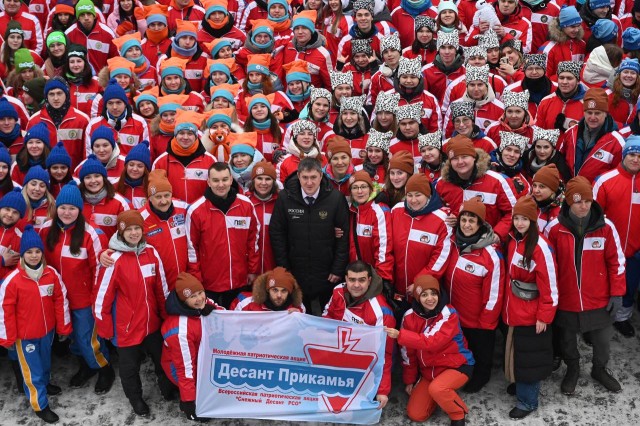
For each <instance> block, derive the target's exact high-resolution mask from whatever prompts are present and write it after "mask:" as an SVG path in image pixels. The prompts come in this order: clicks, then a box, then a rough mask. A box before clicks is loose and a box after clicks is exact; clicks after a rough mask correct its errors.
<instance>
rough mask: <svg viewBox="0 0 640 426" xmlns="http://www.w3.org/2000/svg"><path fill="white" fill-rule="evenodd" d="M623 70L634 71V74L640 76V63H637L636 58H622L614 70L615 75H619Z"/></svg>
mask: <svg viewBox="0 0 640 426" xmlns="http://www.w3.org/2000/svg"><path fill="white" fill-rule="evenodd" d="M624 70H630V71H634V72H635V73H636V74H640V61H638V59H637V58H633V59H629V58H624V59H623V60H622V62H621V63H620V66H619V67H618V69H617V70H616V74H620V73H621V72H622V71H624Z"/></svg>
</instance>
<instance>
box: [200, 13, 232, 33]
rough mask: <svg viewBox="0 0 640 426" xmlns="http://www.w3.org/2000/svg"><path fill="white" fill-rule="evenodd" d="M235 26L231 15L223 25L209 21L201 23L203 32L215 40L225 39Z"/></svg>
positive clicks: (204, 20) (205, 20)
mask: <svg viewBox="0 0 640 426" xmlns="http://www.w3.org/2000/svg"><path fill="white" fill-rule="evenodd" d="M233 24H234V20H233V19H231V17H230V16H229V15H227V17H226V18H225V19H224V20H223V21H222V23H221V24H216V23H215V22H213V21H210V20H208V19H203V20H202V22H201V25H202V30H203V31H205V32H206V33H209V34H210V35H211V36H212V37H213V38H223V36H224V35H225V34H227V33H228V32H229V31H231V30H232V29H233Z"/></svg>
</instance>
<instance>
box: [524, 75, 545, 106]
mask: <svg viewBox="0 0 640 426" xmlns="http://www.w3.org/2000/svg"><path fill="white" fill-rule="evenodd" d="M522 89H523V90H524V89H529V99H530V100H531V102H533V103H534V104H536V105H539V104H540V101H541V100H542V98H544V97H545V96H547V95H548V94H549V91H550V90H551V80H549V78H547V76H543V77H540V78H535V79H533V78H529V77H525V78H524V80H523V81H522Z"/></svg>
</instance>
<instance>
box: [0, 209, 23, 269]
mask: <svg viewBox="0 0 640 426" xmlns="http://www.w3.org/2000/svg"><path fill="white" fill-rule="evenodd" d="M19 226H22V224H21V223H20V220H18V222H16V224H15V225H13V226H10V227H8V228H6V227H4V226H0V254H4V252H6V251H7V250H12V251H14V252H16V253H20V239H21V238H22V229H20V228H19ZM16 268H17V265H14V266H5V264H4V259H1V258H0V280H2V279H3V278H4V277H5V276H7V275H8V274H9V273H10V272H11V271H13V270H14V269H16Z"/></svg>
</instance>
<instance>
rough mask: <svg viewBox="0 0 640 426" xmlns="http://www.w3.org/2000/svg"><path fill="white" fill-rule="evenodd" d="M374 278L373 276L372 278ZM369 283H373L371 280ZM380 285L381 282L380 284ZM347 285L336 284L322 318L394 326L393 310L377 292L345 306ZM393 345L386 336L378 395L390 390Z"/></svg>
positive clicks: (386, 393)
mask: <svg viewBox="0 0 640 426" xmlns="http://www.w3.org/2000/svg"><path fill="white" fill-rule="evenodd" d="M374 279H375V278H374ZM370 285H374V284H373V281H372V282H371V284H370ZM380 285H381V284H380ZM346 292H347V286H346V284H345V283H342V284H338V285H337V286H336V287H335V288H334V289H333V294H332V295H331V300H329V303H327V306H325V307H324V312H323V313H322V317H323V318H330V319H334V320H338V321H344V322H350V323H354V324H360V325H363V324H366V325H370V326H374V327H375V326H377V327H382V326H384V327H389V328H395V326H396V319H395V317H394V316H393V311H392V310H391V308H390V307H389V305H388V304H387V301H386V300H385V298H384V296H383V295H382V294H378V295H377V296H375V297H372V298H370V299H368V300H365V301H364V302H362V303H359V304H357V305H355V306H351V307H347V301H346V300H345V293H346ZM394 347H395V345H394V341H393V339H392V338H390V337H388V336H387V341H386V345H385V348H384V367H383V371H382V380H381V381H380V386H379V387H378V391H377V392H376V393H377V394H378V395H389V392H391V368H392V367H393V348H394Z"/></svg>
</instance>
